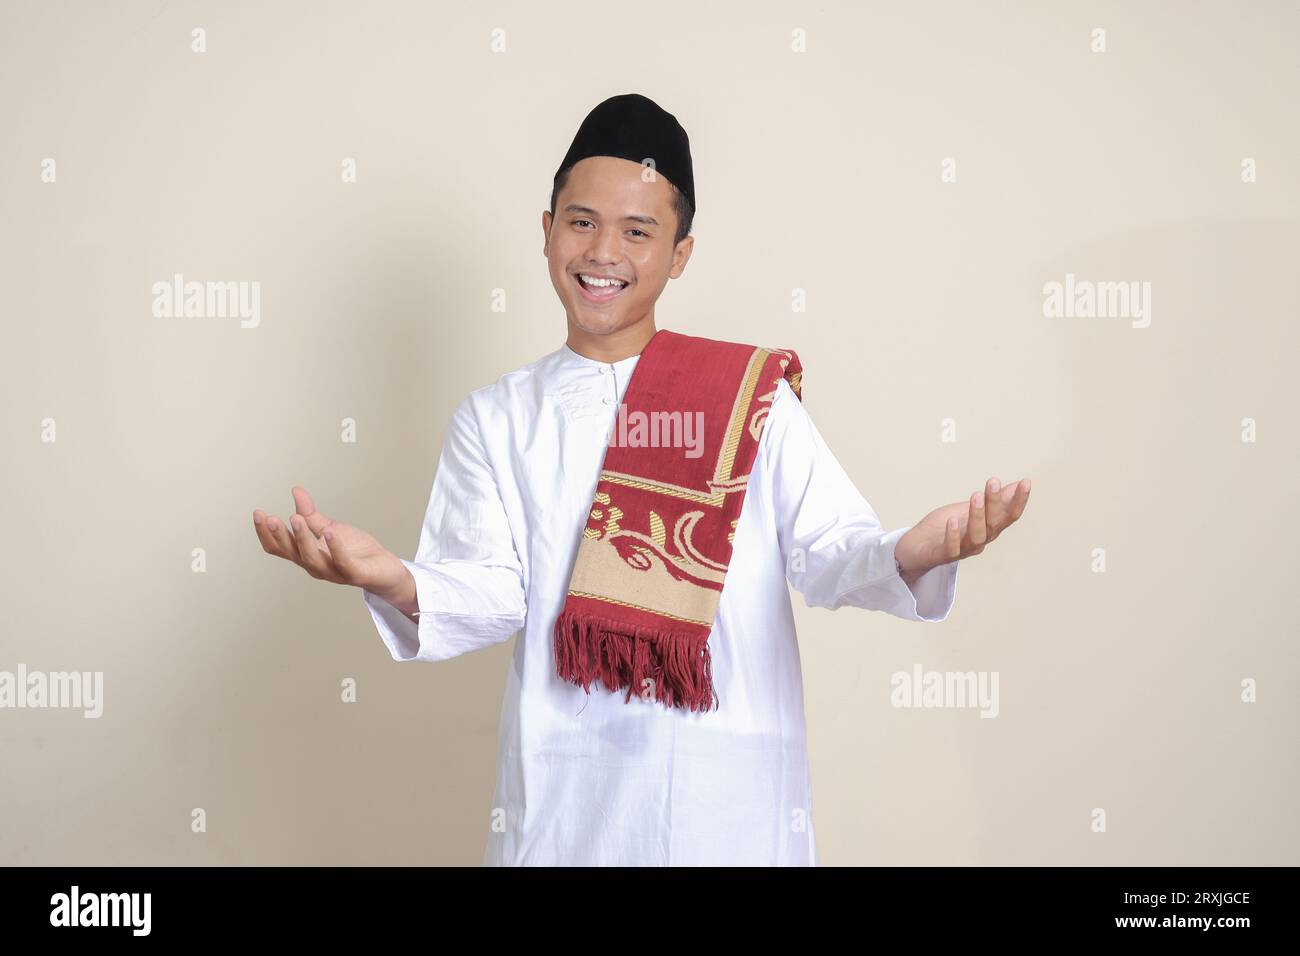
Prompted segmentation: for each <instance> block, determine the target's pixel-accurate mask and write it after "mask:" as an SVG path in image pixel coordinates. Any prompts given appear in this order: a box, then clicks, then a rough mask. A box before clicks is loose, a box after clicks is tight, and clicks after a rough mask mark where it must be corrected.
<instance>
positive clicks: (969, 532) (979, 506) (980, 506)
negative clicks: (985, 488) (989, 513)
mask: <svg viewBox="0 0 1300 956" xmlns="http://www.w3.org/2000/svg"><path fill="white" fill-rule="evenodd" d="M966 538H967V540H969V541H970V543H971V547H972V549H973V550H972V553H973V554H979V552H980V550H981V549H983V547H984V542H985V541H987V540H988V528H987V527H986V526H985V524H984V492H982V491H977V492H975V494H973V495H971V497H970V521H969V522H968V523H967V525H966Z"/></svg>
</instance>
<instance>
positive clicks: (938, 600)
mask: <svg viewBox="0 0 1300 956" xmlns="http://www.w3.org/2000/svg"><path fill="white" fill-rule="evenodd" d="M769 430H770V431H769ZM763 444H764V448H763V454H764V455H765V456H766V460H765V461H764V462H763V465H764V468H765V471H766V472H767V473H768V474H769V475H770V476H771V477H770V480H771V481H772V483H773V504H774V508H775V512H776V521H777V533H778V537H779V539H780V544H781V552H782V555H783V556H784V559H785V563H786V577H787V579H788V580H789V581H790V583H791V585H793V586H794V588H795V589H796V590H798V591H799V592H800V593H801V594H802V595H803V597H804V601H805V603H807V604H808V605H809V606H810V607H826V608H831V609H835V608H838V607H842V606H845V605H849V606H854V607H862V608H868V609H871V610H881V611H885V612H887V613H889V614H893V615H895V616H897V617H901V618H905V619H907V620H914V621H931V622H933V621H942V620H944V619H946V618H947V616H948V613H949V611H950V610H951V609H952V605H953V601H954V599H955V596H956V585H957V568H958V561H959V560H960V559H961V558H963V557H968V556H971V555H973V554H978V553H979V552H980V551H982V550H983V547H984V546H985V545H987V543H988V542H989V541H991V540H992V539H993V538H994V537H996V536H997V534H998V533H1000V532H1001V531H1002V530H1003V529H1004V528H1005V527H1006V525H1007V524H1010V523H1011V521H1014V520H1015V518H1016V517H1019V514H1020V512H1022V511H1023V510H1024V501H1025V500H1027V498H1028V481H1025V482H1020V483H1018V486H1008V488H1007V489H1005V490H1001V489H1000V490H999V491H998V492H997V493H996V494H990V495H989V501H990V502H992V501H993V499H994V498H995V497H996V498H998V500H999V501H1000V502H1005V505H1004V508H1003V509H1002V510H1001V511H999V512H998V513H996V514H993V513H992V511H993V509H988V513H986V509H984V507H983V503H982V501H981V504H980V507H979V508H978V509H976V508H975V505H974V500H975V498H976V496H972V499H971V501H970V502H959V503H957V504H956V505H946V506H944V507H943V508H939V509H936V510H935V511H933V512H931V513H930V514H928V515H926V517H925V518H923V519H922V520H921V521H919V522H917V523H916V524H915V525H909V526H906V527H902V528H897V529H894V530H892V531H886V530H885V529H884V527H883V526H882V524H881V522H880V520H879V519H878V518H877V516H876V512H875V510H874V509H873V508H872V507H871V505H870V504H869V503H868V502H867V500H866V499H865V498H864V497H863V496H862V494H861V492H859V491H858V489H857V487H856V486H855V485H854V484H853V482H852V480H851V479H850V478H849V476H848V475H847V474H846V473H845V471H844V469H843V468H842V467H841V466H840V463H839V462H838V461H837V460H836V458H835V456H834V455H833V454H832V453H831V451H830V449H829V448H828V447H827V445H826V442H825V441H824V440H823V439H822V436H821V434H820V433H819V432H818V431H817V428H816V426H815V425H814V424H813V422H812V419H811V417H810V416H809V415H808V412H807V410H806V409H804V407H803V405H802V403H801V402H800V401H799V400H798V399H797V398H796V397H795V395H794V393H793V392H792V391H791V390H790V387H789V385H788V384H787V383H786V382H784V381H782V382H780V383H779V384H778V392H777V395H776V396H775V397H774V400H773V406H772V410H771V413H770V414H769V416H768V420H767V423H766V427H765V434H764V436H763ZM1019 486H1023V500H1022V493H1021V492H1019V491H1018V490H1017V489H1018V487H1019ZM986 492H987V488H986ZM984 494H985V493H977V495H978V496H980V497H981V498H982V497H983V495H984ZM966 506H969V507H966ZM963 508H966V513H964V514H963V513H959V512H961V511H962V509H963ZM1017 509H1018V510H1017ZM977 511H978V514H977ZM1013 514H1014V517H1013V516H1012V515H1013ZM977 522H983V525H982V526H977ZM953 525H955V526H956V530H955V534H954V533H953ZM976 538H982V540H981V541H980V542H978V543H976V541H975V539H976ZM900 565H901V573H900Z"/></svg>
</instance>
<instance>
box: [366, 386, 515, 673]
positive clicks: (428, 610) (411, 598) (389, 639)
mask: <svg viewBox="0 0 1300 956" xmlns="http://www.w3.org/2000/svg"><path fill="white" fill-rule="evenodd" d="M401 564H402V566H403V568H404V569H405V570H406V572H407V573H406V574H405V575H402V576H400V577H399V578H397V579H396V580H395V581H394V582H393V583H392V584H391V586H388V587H386V588H383V589H363V591H364V596H365V601H366V605H367V606H368V607H369V609H370V612H371V616H372V619H373V621H374V624H375V627H376V629H377V630H378V631H379V634H380V637H382V638H383V640H384V643H385V645H386V646H387V647H388V649H389V652H390V653H391V655H392V657H393V659H394V660H397V661H409V660H421V661H439V660H446V659H448V658H451V657H456V656H458V655H460V654H465V653H468V652H470V651H473V650H477V649H479V648H482V647H489V646H491V645H493V644H499V643H501V642H503V641H506V640H509V639H510V637H511V636H513V635H514V634H515V633H516V632H517V631H518V630H519V629H520V628H522V627H523V626H524V618H525V615H526V613H527V603H526V599H525V593H524V582H523V567H522V565H521V562H520V560H519V554H518V550H517V549H516V546H515V541H514V536H513V534H512V532H511V529H510V523H509V520H508V519H507V517H506V511H505V506H504V504H503V503H502V500H501V494H500V491H499V489H498V486H497V479H496V475H495V474H494V472H493V470H492V467H491V464H490V462H489V461H488V456H487V450H486V448H485V446H484V443H483V439H482V434H481V429H480V427H479V423H478V420H477V418H476V416H475V414H474V406H473V403H472V400H471V398H466V399H465V400H464V401H462V402H461V403H460V405H459V406H457V408H456V411H455V412H454V413H453V415H452V417H451V422H450V424H449V425H448V429H447V437H446V439H445V441H444V442H443V447H442V453H441V455H440V456H439V459H438V470H437V472H436V473H435V475H434V480H433V489H432V491H431V492H430V495H429V503H428V507H427V508H426V510H425V516H424V524H423V526H422V528H421V531H420V543H419V546H418V548H417V550H416V553H415V557H414V560H411V561H406V560H402V561H401Z"/></svg>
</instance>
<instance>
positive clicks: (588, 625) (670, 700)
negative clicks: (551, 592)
mask: <svg viewBox="0 0 1300 956" xmlns="http://www.w3.org/2000/svg"><path fill="white" fill-rule="evenodd" d="M555 670H556V673H557V674H559V676H560V677H561V678H563V679H564V680H566V681H568V682H570V683H572V684H578V685H579V686H581V687H582V689H583V690H585V691H586V692H587V693H588V694H590V693H591V685H592V683H593V682H596V681H599V682H600V683H601V684H602V685H603V686H604V687H606V688H607V689H609V690H611V691H615V690H622V689H623V688H627V695H626V696H625V697H624V698H623V702H624V703H628V702H630V701H631V700H632V694H633V693H634V692H635V693H636V694H637V696H638V698H639V697H640V696H641V694H642V693H643V692H644V690H645V685H644V683H643V681H645V680H646V678H649V679H650V680H652V681H653V682H654V684H653V686H654V690H655V694H654V699H655V700H657V701H659V702H661V703H662V704H664V705H665V706H666V707H679V706H680V707H685V708H687V709H688V710H701V711H703V710H708V709H709V706H710V704H712V706H713V709H715V710H716V709H717V707H718V703H719V702H718V696H717V693H716V692H715V691H714V688H713V664H712V658H711V656H710V654H709V632H708V631H703V632H702V633H701V632H699V631H694V632H691V631H680V630H673V629H671V628H658V627H647V626H644V625H633V624H628V623H627V622H625V621H616V620H613V619H610V618H601V617H593V616H591V615H585V614H580V613H577V612H574V611H572V610H566V611H563V612H562V613H561V614H560V616H559V617H558V618H557V619H556V621H555Z"/></svg>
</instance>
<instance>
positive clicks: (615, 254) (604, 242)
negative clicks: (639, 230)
mask: <svg viewBox="0 0 1300 956" xmlns="http://www.w3.org/2000/svg"><path fill="white" fill-rule="evenodd" d="M619 256H620V252H619V246H618V236H617V235H616V234H615V233H612V232H609V231H607V230H603V229H602V230H601V231H599V232H597V233H596V234H595V235H593V236H592V237H591V242H590V243H588V245H587V260H588V261H589V262H615V261H617V260H618V258H619Z"/></svg>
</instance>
